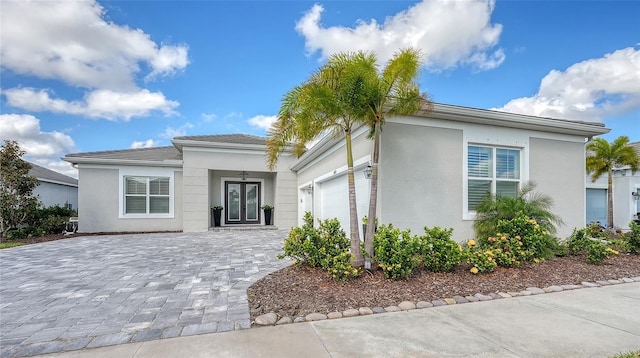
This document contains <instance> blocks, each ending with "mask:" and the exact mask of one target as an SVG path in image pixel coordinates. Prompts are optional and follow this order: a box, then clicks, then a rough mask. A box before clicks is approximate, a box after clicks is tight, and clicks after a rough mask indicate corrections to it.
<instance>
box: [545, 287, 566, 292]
mask: <svg viewBox="0 0 640 358" xmlns="http://www.w3.org/2000/svg"><path fill="white" fill-rule="evenodd" d="M547 288H548V289H549V290H551V292H560V291H564V288H562V287H560V286H549V287H547Z"/></svg>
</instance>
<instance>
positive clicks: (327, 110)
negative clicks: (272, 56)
mask: <svg viewBox="0 0 640 358" xmlns="http://www.w3.org/2000/svg"><path fill="white" fill-rule="evenodd" d="M375 64H376V59H375V56H374V55H372V54H368V53H365V52H357V53H341V54H336V55H333V56H331V57H330V58H329V60H328V62H327V63H326V64H325V65H324V66H322V67H321V68H320V69H319V70H318V71H316V72H315V73H314V74H313V75H312V76H311V77H310V78H309V79H308V80H307V81H306V82H304V83H303V84H301V85H299V86H296V87H294V88H293V89H292V90H290V91H289V92H288V93H286V94H285V95H284V97H283V99H282V105H281V107H280V111H279V113H278V119H277V121H276V122H275V124H274V125H273V127H272V129H271V130H270V132H269V134H268V138H267V162H268V166H269V168H270V169H273V168H274V167H275V165H276V163H277V160H278V156H279V155H280V154H281V153H282V151H283V150H284V149H285V148H286V147H287V146H288V145H290V144H291V143H292V145H293V152H294V155H296V156H298V157H299V156H300V155H302V154H303V153H304V151H305V149H306V145H307V144H308V143H309V142H311V141H313V140H315V139H317V138H318V137H319V136H321V135H323V134H325V133H326V132H333V134H334V135H342V134H344V136H345V141H346V150H347V181H348V188H349V222H350V235H351V247H350V249H351V253H352V254H353V256H354V257H355V260H354V262H353V265H354V266H361V265H362V262H363V258H362V253H361V250H360V233H359V230H358V213H357V207H356V189H355V177H354V170H353V154H352V144H351V132H352V129H353V128H354V126H355V125H357V124H358V123H359V122H361V121H362V120H363V118H364V117H365V114H366V111H367V109H368V107H367V106H366V103H367V102H366V101H365V98H366V97H364V95H365V92H364V90H365V89H366V88H365V87H364V85H365V84H366V83H367V81H366V77H367V76H370V74H371V73H372V72H373V73H375V72H376V67H375Z"/></svg>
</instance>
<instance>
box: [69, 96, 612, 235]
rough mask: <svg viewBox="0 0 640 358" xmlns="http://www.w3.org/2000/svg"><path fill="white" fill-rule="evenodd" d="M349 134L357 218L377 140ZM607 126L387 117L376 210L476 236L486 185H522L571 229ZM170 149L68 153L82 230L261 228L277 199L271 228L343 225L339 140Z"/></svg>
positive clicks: (405, 223)
mask: <svg viewBox="0 0 640 358" xmlns="http://www.w3.org/2000/svg"><path fill="white" fill-rule="evenodd" d="M367 131H368V129H367V128H366V127H359V128H357V129H355V130H354V132H353V134H352V136H353V153H354V161H355V169H356V192H357V202H358V215H359V216H360V217H362V216H364V215H366V214H367V210H366V208H367V207H368V196H369V185H370V184H369V179H367V176H366V175H365V174H366V168H367V166H368V165H369V163H370V160H371V152H372V147H373V143H372V141H370V140H368V139H367ZM608 131H609V129H607V128H605V127H604V126H603V125H601V124H599V123H587V122H576V121H567V120H557V119H549V118H540V117H533V116H524V115H517V114H511V113H504V112H497V111H490V110H482V109H474V108H466V107H458V106H451V105H444V104H435V105H434V109H433V111H430V112H428V113H417V114H415V115H413V116H402V117H389V118H387V121H386V124H385V126H384V129H383V132H382V136H381V154H380V172H379V190H378V195H379V197H378V215H377V216H378V218H379V221H380V222H381V223H393V224H394V225H396V226H397V227H400V228H410V229H411V230H412V231H414V232H420V231H422V228H423V227H424V226H435V225H438V226H441V227H452V228H454V237H455V238H456V239H458V240H465V239H468V238H470V237H471V236H472V235H473V230H472V224H473V218H474V216H475V211H474V208H475V206H476V205H477V203H478V201H479V200H480V198H481V197H482V196H483V195H485V193H486V192H487V191H491V192H493V193H496V192H497V193H500V194H502V195H510V194H513V193H515V192H516V191H517V190H518V188H519V187H520V186H521V185H522V183H524V182H527V181H535V182H536V183H537V185H538V186H537V190H538V191H540V192H543V193H545V194H547V195H550V196H552V197H553V198H554V200H555V206H554V212H555V213H556V214H558V215H560V216H561V217H562V218H563V220H564V221H565V223H566V225H565V226H564V227H561V228H560V229H559V232H558V234H559V235H560V236H568V235H569V234H570V233H571V230H572V229H573V228H574V227H581V226H583V225H584V223H585V186H584V159H585V150H584V147H585V143H586V141H587V140H588V139H590V138H591V137H593V136H596V135H601V134H604V133H607V132H608ZM172 143H173V146H170V147H160V148H145V149H128V150H118V151H105V152H92V153H75V154H68V155H67V156H66V157H65V158H63V159H64V160H66V161H68V162H71V163H73V164H75V165H77V167H78V169H79V180H80V188H79V200H80V202H79V205H80V208H81V210H80V214H79V215H80V222H81V225H80V227H81V228H82V230H84V231H152V230H183V231H185V232H193V231H205V230H208V229H209V228H210V226H211V214H210V212H211V211H210V208H211V207H212V206H214V205H221V206H223V207H224V208H225V209H224V211H223V220H222V225H223V226H233V225H263V223H264V219H263V217H262V214H261V212H260V210H259V207H260V206H261V205H264V204H268V205H273V206H275V211H274V218H275V225H276V226H279V227H284V228H286V227H291V226H295V225H298V224H299V223H300V222H301V220H302V215H303V213H304V212H305V211H311V212H312V213H313V214H314V216H315V217H316V218H320V219H324V218H331V217H337V218H338V219H339V220H340V221H341V223H342V225H343V228H344V229H345V231H347V232H349V220H348V199H347V180H346V159H345V149H344V145H345V143H344V140H343V138H339V137H325V138H323V139H322V140H320V141H319V142H318V143H317V144H315V145H314V146H313V147H312V148H311V149H309V150H308V151H307V152H306V153H305V154H304V155H303V156H302V157H300V158H295V157H293V156H292V154H291V153H290V152H286V151H285V153H283V155H282V156H281V158H280V161H279V162H278V166H277V168H275V169H274V170H273V171H269V170H268V169H267V167H266V164H265V163H266V162H265V156H264V152H265V148H266V147H265V139H264V138H261V137H255V136H249V135H242V134H231V135H210V136H185V137H176V138H174V139H173V141H172Z"/></svg>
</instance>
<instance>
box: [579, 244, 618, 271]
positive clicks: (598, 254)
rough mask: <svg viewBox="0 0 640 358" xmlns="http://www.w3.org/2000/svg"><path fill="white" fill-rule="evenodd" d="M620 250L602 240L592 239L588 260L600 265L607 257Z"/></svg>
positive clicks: (588, 249)
mask: <svg viewBox="0 0 640 358" xmlns="http://www.w3.org/2000/svg"><path fill="white" fill-rule="evenodd" d="M617 254H618V251H615V250H614V249H612V248H610V247H608V246H607V245H606V244H603V243H602V242H601V241H599V240H598V241H591V244H590V245H589V247H588V248H587V262H588V263H590V264H593V265H599V264H601V263H602V262H603V261H604V260H606V259H607V258H609V257H611V256H613V255H617Z"/></svg>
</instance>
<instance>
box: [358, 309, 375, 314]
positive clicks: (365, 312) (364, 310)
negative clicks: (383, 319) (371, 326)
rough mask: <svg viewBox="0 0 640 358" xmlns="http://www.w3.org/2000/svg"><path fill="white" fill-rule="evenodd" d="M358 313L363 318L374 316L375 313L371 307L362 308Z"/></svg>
mask: <svg viewBox="0 0 640 358" xmlns="http://www.w3.org/2000/svg"><path fill="white" fill-rule="evenodd" d="M358 312H359V313H360V314H361V315H363V316H366V315H369V314H373V311H372V310H371V308H369V307H360V308H358Z"/></svg>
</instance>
